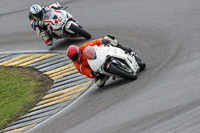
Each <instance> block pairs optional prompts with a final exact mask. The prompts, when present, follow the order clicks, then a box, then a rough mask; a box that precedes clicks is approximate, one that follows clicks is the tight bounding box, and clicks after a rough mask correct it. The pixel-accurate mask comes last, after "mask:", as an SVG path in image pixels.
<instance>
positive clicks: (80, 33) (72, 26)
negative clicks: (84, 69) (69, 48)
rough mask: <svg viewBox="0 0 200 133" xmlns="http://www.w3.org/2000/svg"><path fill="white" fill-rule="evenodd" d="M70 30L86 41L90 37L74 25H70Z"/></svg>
mask: <svg viewBox="0 0 200 133" xmlns="http://www.w3.org/2000/svg"><path fill="white" fill-rule="evenodd" d="M69 29H70V30H72V31H74V32H75V33H77V34H78V35H80V36H82V37H84V38H86V39H90V38H91V35H90V33H88V32H87V31H85V30H83V29H82V28H80V27H77V26H76V25H74V24H71V26H70V27H69Z"/></svg>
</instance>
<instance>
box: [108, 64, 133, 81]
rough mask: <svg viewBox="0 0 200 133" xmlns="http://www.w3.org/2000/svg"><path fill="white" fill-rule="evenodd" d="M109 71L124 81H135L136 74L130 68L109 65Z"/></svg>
mask: <svg viewBox="0 0 200 133" xmlns="http://www.w3.org/2000/svg"><path fill="white" fill-rule="evenodd" d="M109 71H110V72H111V73H112V74H115V75H118V76H120V77H122V78H124V79H128V80H135V79H137V74H136V73H133V71H132V70H131V69H130V68H123V67H121V66H119V65H117V64H110V67H109Z"/></svg>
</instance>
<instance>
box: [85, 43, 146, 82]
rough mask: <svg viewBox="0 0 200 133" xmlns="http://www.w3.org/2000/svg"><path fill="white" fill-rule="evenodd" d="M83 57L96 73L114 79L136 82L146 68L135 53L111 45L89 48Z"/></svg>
mask: <svg viewBox="0 0 200 133" xmlns="http://www.w3.org/2000/svg"><path fill="white" fill-rule="evenodd" d="M83 55H84V56H85V57H86V58H87V61H88V64H89V65H90V67H91V69H92V70H93V71H94V72H96V73H100V74H103V75H107V76H111V77H113V78H115V77H117V78H119V77H122V78H124V79H128V80H135V79H137V73H138V72H139V71H143V70H144V69H145V67H146V64H145V63H144V62H143V61H142V60H141V59H140V58H139V57H138V56H137V55H136V54H135V53H134V52H132V53H131V54H130V53H126V52H125V51H124V50H122V49H120V48H117V47H113V46H111V45H106V46H104V45H101V46H99V47H98V46H96V45H95V46H88V47H86V48H85V49H84V51H83Z"/></svg>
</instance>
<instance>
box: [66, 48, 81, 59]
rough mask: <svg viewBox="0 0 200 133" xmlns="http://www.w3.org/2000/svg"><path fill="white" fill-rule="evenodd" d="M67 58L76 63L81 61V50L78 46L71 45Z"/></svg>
mask: <svg viewBox="0 0 200 133" xmlns="http://www.w3.org/2000/svg"><path fill="white" fill-rule="evenodd" d="M67 56H68V57H69V58H70V59H71V60H72V61H76V62H80V61H81V50H80V49H79V47H78V46H76V45H70V46H69V48H68V49H67Z"/></svg>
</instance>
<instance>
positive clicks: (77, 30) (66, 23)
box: [43, 7, 91, 39]
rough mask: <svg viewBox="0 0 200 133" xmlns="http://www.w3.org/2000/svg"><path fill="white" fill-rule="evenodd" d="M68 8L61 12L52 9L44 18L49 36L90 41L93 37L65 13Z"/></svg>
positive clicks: (60, 10) (62, 9)
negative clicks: (80, 38) (79, 38)
mask: <svg viewBox="0 0 200 133" xmlns="http://www.w3.org/2000/svg"><path fill="white" fill-rule="evenodd" d="M66 8H67V7H63V8H61V9H59V10H56V9H53V8H51V9H50V10H49V11H47V12H45V14H44V16H43V20H44V24H45V25H46V26H47V31H48V32H47V34H48V35H49V36H51V37H53V38H56V39H59V38H71V37H84V38H86V39H90V38H91V35H90V33H88V32H87V31H85V30H84V29H83V27H82V26H81V25H80V24H79V23H78V21H76V20H75V19H74V17H73V16H72V15H71V14H70V13H68V12H67V11H65V9H66Z"/></svg>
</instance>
